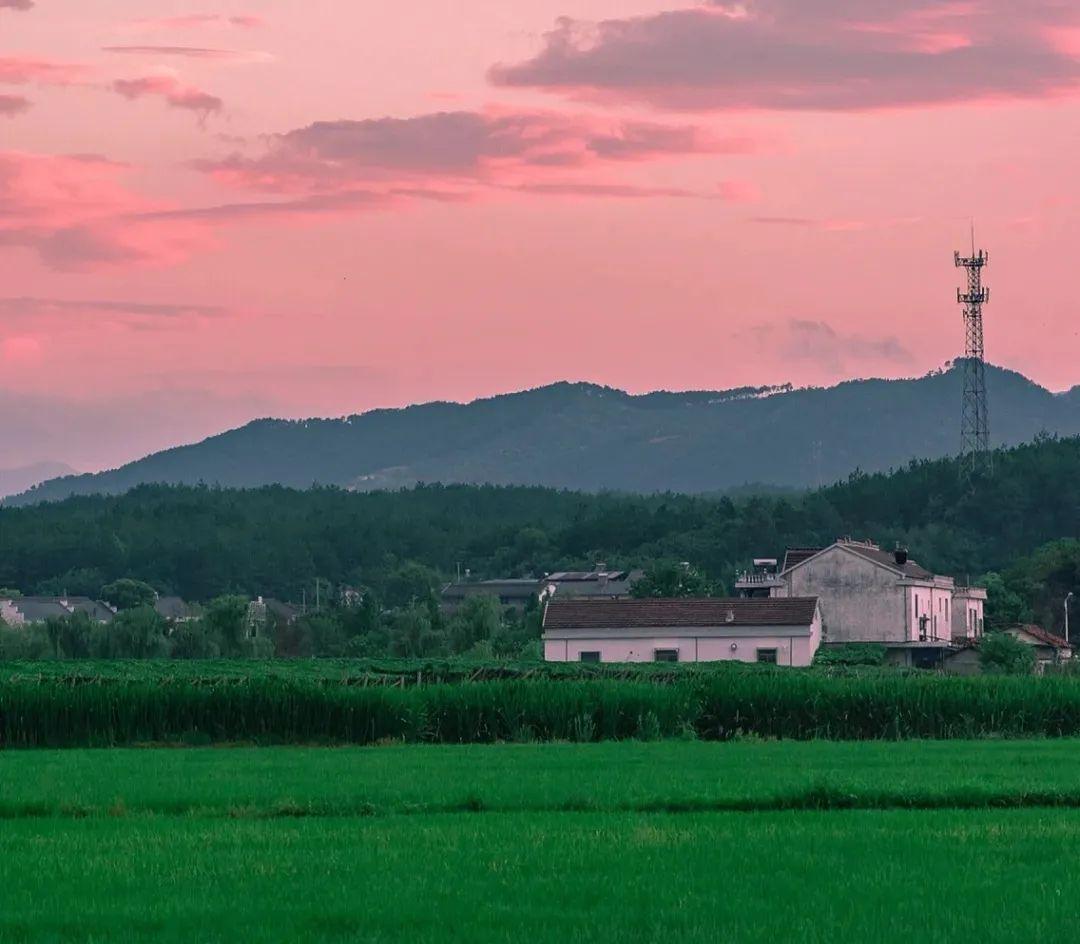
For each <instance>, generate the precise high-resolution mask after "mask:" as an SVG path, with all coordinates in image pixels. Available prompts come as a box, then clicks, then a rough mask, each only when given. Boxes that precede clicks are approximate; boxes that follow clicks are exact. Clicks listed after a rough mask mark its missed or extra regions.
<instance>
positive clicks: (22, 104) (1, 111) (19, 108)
mask: <svg viewBox="0 0 1080 944" xmlns="http://www.w3.org/2000/svg"><path fill="white" fill-rule="evenodd" d="M29 109H30V99H28V98H23V97H22V96H21V95H0V116H2V117H4V118H14V117H15V116H16V115H21V114H22V113H23V112H25V111H28V110H29Z"/></svg>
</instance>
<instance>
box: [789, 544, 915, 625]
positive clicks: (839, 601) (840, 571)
mask: <svg viewBox="0 0 1080 944" xmlns="http://www.w3.org/2000/svg"><path fill="white" fill-rule="evenodd" d="M788 584H789V586H790V587H791V595H792V596H796V597H813V596H816V597H819V598H820V600H821V615H822V621H823V623H824V627H825V639H826V641H827V642H830V643H834V642H907V641H909V640H910V638H911V635H910V634H911V623H910V620H909V619H908V606H907V598H906V594H905V588H904V587H903V586H902V585H901V583H900V578H899V576H898V575H897V574H895V573H893V572H892V571H889V570H886V569H885V568H884V567H880V566H878V565H877V564H874V563H872V562H870V561H868V560H866V559H865V558H862V557H859V556H858V555H856V554H854V553H852V552H851V551H846V550H844V549H843V548H840V547H832V548H829V549H828V550H826V551H824V552H822V553H821V554H818V555H817V556H816V557H814V558H812V559H810V560H808V561H807V562H806V563H804V564H800V565H799V566H798V567H795V568H794V569H793V570H791V571H789V573H788ZM916 638H918V635H917V633H916Z"/></svg>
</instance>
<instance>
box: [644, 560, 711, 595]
mask: <svg viewBox="0 0 1080 944" xmlns="http://www.w3.org/2000/svg"><path fill="white" fill-rule="evenodd" d="M712 591H713V587H712V584H711V583H710V582H709V581H708V580H707V579H706V578H705V577H704V576H703V575H702V574H700V573H698V571H697V570H695V569H694V568H693V567H691V566H690V565H689V564H680V563H676V562H675V561H658V562H656V563H654V564H652V565H650V566H649V567H648V568H647V569H646V571H645V575H644V576H643V577H642V578H641V579H640V580H636V581H634V583H633V585H632V586H631V587H630V594H631V596H634V597H638V598H645V597H707V596H711V595H712Z"/></svg>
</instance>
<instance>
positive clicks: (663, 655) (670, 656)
mask: <svg viewBox="0 0 1080 944" xmlns="http://www.w3.org/2000/svg"><path fill="white" fill-rule="evenodd" d="M655 658H656V661H657V662H678V661H679V650H678V649H657V650H656V655H655Z"/></svg>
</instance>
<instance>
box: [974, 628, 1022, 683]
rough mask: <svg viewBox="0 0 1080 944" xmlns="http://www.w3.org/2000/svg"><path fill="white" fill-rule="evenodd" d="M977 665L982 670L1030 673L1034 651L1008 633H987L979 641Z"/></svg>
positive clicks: (1013, 673) (1003, 672) (1017, 673)
mask: <svg viewBox="0 0 1080 944" xmlns="http://www.w3.org/2000/svg"><path fill="white" fill-rule="evenodd" d="M979 665H980V666H982V670H983V671H984V672H997V673H1001V674H1004V675H1030V674H1031V672H1032V671H1033V670H1034V668H1035V651H1034V650H1033V649H1032V648H1031V646H1028V645H1025V644H1024V643H1022V642H1021V641H1020V640H1019V639H1015V638H1014V637H1012V636H1010V635H1009V634H1008V633H988V634H987V635H986V636H984V637H983V639H982V641H981V642H980V643H979Z"/></svg>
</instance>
